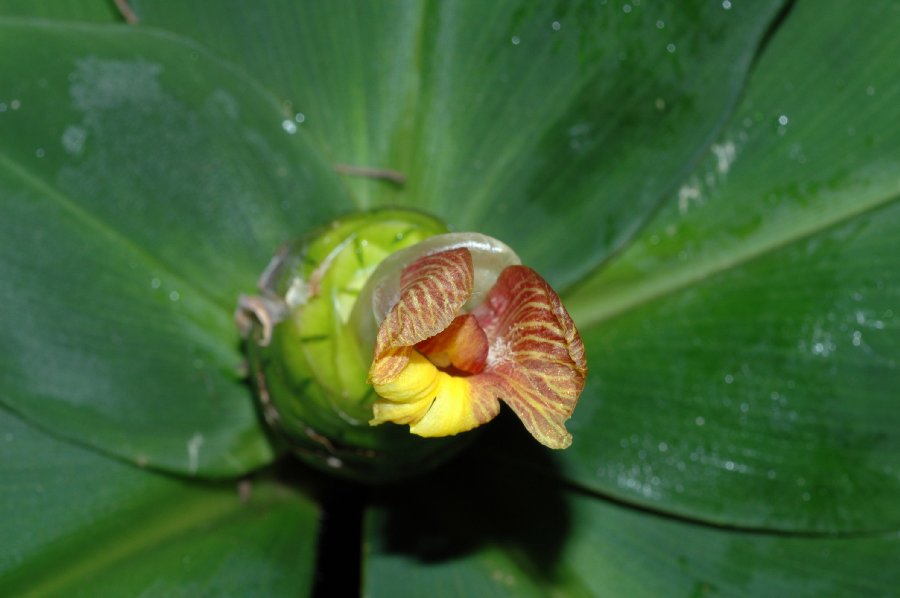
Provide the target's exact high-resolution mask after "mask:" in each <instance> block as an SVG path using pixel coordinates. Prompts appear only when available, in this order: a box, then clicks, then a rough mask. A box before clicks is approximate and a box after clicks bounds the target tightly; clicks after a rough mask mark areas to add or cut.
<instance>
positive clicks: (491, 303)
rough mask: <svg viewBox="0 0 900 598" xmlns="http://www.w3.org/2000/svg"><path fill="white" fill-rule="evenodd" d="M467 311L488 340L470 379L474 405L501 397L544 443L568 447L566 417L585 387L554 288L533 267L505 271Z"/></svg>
mask: <svg viewBox="0 0 900 598" xmlns="http://www.w3.org/2000/svg"><path fill="white" fill-rule="evenodd" d="M472 314H473V315H474V316H475V318H476V319H477V320H478V322H479V324H481V326H482V328H483V329H484V330H485V332H486V334H487V337H488V339H490V344H491V347H490V354H489V356H488V363H487V368H486V370H485V371H484V373H482V374H479V375H477V376H473V377H471V378H470V382H471V383H472V392H473V395H474V397H473V398H474V399H475V401H476V402H481V401H487V400H488V399H489V398H500V399H501V400H503V401H504V402H505V403H506V404H507V405H509V406H510V407H511V408H512V410H513V411H514V412H515V413H516V415H517V416H518V417H519V419H520V420H522V423H523V424H524V425H525V428H526V429H527V430H528V431H529V432H530V433H531V435H532V436H534V437H535V438H536V439H537V440H538V441H539V442H541V443H542V444H544V445H546V446H548V447H550V448H566V447H568V446H569V445H570V444H571V443H572V436H571V434H569V433H568V431H567V430H566V427H565V422H566V420H568V419H569V418H570V417H571V416H572V412H573V411H574V409H575V405H576V403H577V402H578V397H579V395H580V394H581V391H582V390H583V389H584V381H585V377H586V376H587V361H586V360H585V355H584V343H582V341H581V336H580V335H579V334H578V331H577V330H576V329H575V324H574V323H573V322H572V318H571V317H570V316H569V314H568V312H567V311H566V309H565V308H564V307H563V305H562V302H561V301H560V299H559V296H558V295H557V294H556V292H555V291H554V290H553V289H552V288H550V285H549V284H547V282H546V281H544V279H543V278H541V277H540V275H538V274H537V273H536V272H535V271H534V270H532V269H530V268H527V267H525V266H510V267H508V268H506V269H505V270H504V271H503V273H502V274H501V275H500V277H499V278H498V279H497V283H496V284H495V285H494V287H493V288H492V289H491V291H490V293H488V296H487V298H486V299H485V302H484V303H483V304H482V305H480V306H479V307H478V308H476V309H475V310H474V311H473V312H472Z"/></svg>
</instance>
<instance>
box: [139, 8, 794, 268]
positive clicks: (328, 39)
mask: <svg viewBox="0 0 900 598" xmlns="http://www.w3.org/2000/svg"><path fill="white" fill-rule="evenodd" d="M132 4H133V7H134V10H135V12H136V13H137V14H138V15H139V16H140V17H141V19H142V23H144V24H145V25H154V26H161V27H166V28H171V29H172V30H174V31H179V32H183V33H185V34H187V35H190V36H192V37H195V38H196V39H198V40H199V41H201V42H203V43H206V44H208V45H209V46H210V47H211V48H212V49H213V50H214V51H216V52H218V53H220V54H221V55H223V56H225V57H227V58H228V59H230V60H233V61H234V62H236V63H237V64H240V65H242V66H243V67H244V68H245V69H246V70H247V71H248V72H250V73H252V74H253V75H254V76H256V77H258V78H259V79H260V81H261V82H263V83H264V84H265V85H266V86H267V87H269V88H270V89H272V90H273V91H275V93H277V94H278V95H279V96H280V97H282V98H283V99H284V100H286V101H287V102H289V103H290V105H291V106H292V108H291V110H292V111H295V112H296V115H295V118H297V119H299V120H302V124H301V125H300V126H301V127H302V128H303V129H305V130H307V131H308V132H309V133H310V136H311V137H312V138H313V139H315V141H316V143H317V146H318V147H319V148H320V149H321V151H322V153H323V155H325V156H326V157H327V158H328V159H329V160H331V161H332V162H338V163H348V164H352V165H355V166H366V167H372V166H375V167H382V168H391V169H394V170H398V171H400V172H402V173H404V174H405V175H406V177H407V183H406V185H405V187H404V189H403V190H402V191H401V192H399V193H398V192H397V190H396V188H394V187H392V186H389V185H385V184H383V183H378V184H372V183H364V182H360V184H359V185H357V186H355V187H354V191H355V196H356V198H357V203H358V205H360V206H363V207H365V206H374V205H383V204H385V203H396V202H400V203H403V204H410V205H415V206H417V207H421V208H423V209H427V210H429V211H431V212H433V213H435V214H436V215H438V216H441V217H443V218H445V219H447V221H448V223H449V224H450V225H451V226H453V227H455V228H456V229H457V230H477V231H479V232H483V233H486V234H489V235H491V236H494V237H497V238H498V239H502V240H504V241H505V242H507V243H508V244H510V245H511V246H512V247H513V248H514V249H515V250H516V251H517V252H518V253H519V254H520V255H521V257H522V259H523V262H524V263H527V264H529V265H531V266H533V267H535V268H536V269H537V270H539V271H540V272H541V273H542V274H543V275H545V276H546V277H547V279H548V280H549V281H550V282H551V283H553V284H562V283H567V282H572V281H573V280H575V279H576V278H577V277H578V276H579V275H581V274H584V273H585V272H586V271H587V270H588V269H590V268H591V267H592V266H594V265H596V264H597V263H598V262H599V261H600V260H601V259H603V258H604V257H606V256H607V255H608V254H609V252H610V251H611V250H614V249H615V248H617V247H619V246H621V245H622V243H623V242H624V241H626V240H627V239H628V238H629V236H630V235H631V234H633V233H634V231H635V230H636V229H637V227H638V226H639V225H640V224H641V223H643V222H644V220H645V219H646V217H647V216H648V215H649V214H650V212H651V211H652V210H653V208H654V207H655V206H656V205H657V204H658V203H659V201H660V200H661V199H662V198H663V197H664V194H665V193H667V192H668V191H669V190H670V189H671V188H672V187H673V186H675V185H676V184H677V182H678V181H679V180H680V179H681V178H682V177H683V176H684V175H685V174H686V172H687V171H688V170H689V168H690V166H691V164H692V161H693V160H694V159H695V157H696V156H697V155H698V154H699V153H700V151H701V150H702V148H703V147H704V146H705V144H706V143H708V141H709V139H710V137H711V136H712V135H713V133H714V132H715V130H716V128H717V127H718V126H719V125H720V124H721V121H722V120H723V119H724V117H725V116H726V115H727V113H728V112H729V111H730V109H731V108H732V106H733V103H734V101H735V99H736V97H737V94H738V92H739V91H740V89H741V85H742V83H743V81H744V77H745V74H746V70H747V68H748V67H749V65H750V61H751V59H752V57H753V55H754V52H755V50H756V47H757V43H758V41H759V39H760V38H761V37H762V35H763V33H764V32H765V29H766V26H767V25H768V23H769V22H770V20H771V19H772V17H773V16H774V14H775V12H776V11H777V9H778V7H779V6H780V4H781V3H780V2H777V1H767V2H755V3H752V4H751V3H734V4H735V5H734V6H733V7H732V6H731V5H730V4H729V7H730V8H729V9H728V10H726V9H723V7H722V5H721V4H719V3H715V2H692V3H691V4H690V5H689V6H687V7H682V6H676V5H674V4H669V3H657V4H652V5H641V4H640V3H633V4H624V5H623V4H620V3H617V2H610V3H603V2H595V1H594V0H586V1H579V2H566V3H542V2H518V1H517V2H491V3H485V2H481V1H479V0H472V1H467V2H436V3H430V4H429V3H422V2H362V3H360V2H354V1H345V2H328V3H317V2H292V1H289V0H281V1H271V2H265V3H255V4H254V6H252V7H248V6H247V4H246V3H243V2H228V3H226V5H225V6H224V7H221V6H220V7H219V8H217V9H216V10H209V8H208V7H206V6H204V5H202V4H197V3H186V2H183V3H174V2H159V1H156V0H135V1H134V2H133V3H132ZM626 7H627V8H626ZM651 165H652V167H651ZM635 173H638V176H635ZM588 222H589V223H591V224H590V225H589V226H585V224H586V223H588ZM572 223H580V225H581V228H582V230H581V233H580V234H579V235H577V236H573V235H572V234H571V229H572Z"/></svg>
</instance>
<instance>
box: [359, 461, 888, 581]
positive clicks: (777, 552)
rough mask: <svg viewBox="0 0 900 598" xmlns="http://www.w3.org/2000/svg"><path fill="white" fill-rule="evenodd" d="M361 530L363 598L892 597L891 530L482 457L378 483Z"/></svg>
mask: <svg viewBox="0 0 900 598" xmlns="http://www.w3.org/2000/svg"><path fill="white" fill-rule="evenodd" d="M492 468H496V469H494V470H492ZM366 531H367V534H368V536H367V544H366V546H367V549H366V560H365V567H364V594H365V595H366V596H370V597H372V598H377V597H379V596H390V597H399V596H423V595H428V596H432V597H435V598H437V597H443V596H448V597H449V596H548V595H558V596H573V597H575V596H707V595H709V596H736V595H742V596H854V595H856V596H859V595H866V596H887V595H890V594H891V593H892V592H894V591H895V590H896V588H897V587H898V584H900V573H898V571H897V569H896V567H894V566H892V565H893V563H896V561H897V559H898V558H900V537H898V536H897V534H896V533H891V534H874V535H871V536H855V537H845V538H839V537H815V536H807V537H790V536H785V535H777V534H775V535H773V534H766V533H754V532H739V531H735V530H729V529H717V528H715V527H709V526H705V525H698V524H692V523H687V522H684V521H679V520H677V519H668V518H665V517H660V516H657V515H654V514H652V513H647V512H641V511H635V510H633V509H629V508H626V507H622V506H620V505H615V504H611V503H608V502H605V501H598V500H596V498H595V497H592V496H585V495H582V494H580V493H578V492H577V491H572V490H571V489H568V488H565V487H561V486H559V485H557V484H553V483H552V482H550V481H549V480H547V479H544V478H542V477H540V476H530V475H529V474H527V473H523V471H522V470H518V469H509V467H508V466H506V465H503V464H501V463H498V462H496V461H492V460H490V459H488V460H485V459H483V458H481V457H478V458H476V459H470V460H469V461H468V462H467V463H464V464H462V466H460V467H459V468H457V469H456V470H449V471H447V470H444V471H441V472H438V474H437V475H435V476H433V477H432V478H430V479H428V480H426V481H425V482H423V483H418V484H415V485H412V486H409V487H404V488H399V489H396V490H395V491H392V492H390V493H386V494H385V495H384V496H382V498H381V500H380V501H379V502H378V503H376V505H375V506H374V507H373V508H372V509H371V510H370V511H369V513H368V516H367V523H366Z"/></svg>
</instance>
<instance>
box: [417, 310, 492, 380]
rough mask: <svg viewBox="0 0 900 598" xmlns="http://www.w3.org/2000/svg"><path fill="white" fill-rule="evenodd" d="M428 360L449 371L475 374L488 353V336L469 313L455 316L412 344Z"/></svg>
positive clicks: (484, 362) (485, 361) (482, 364)
mask: <svg viewBox="0 0 900 598" xmlns="http://www.w3.org/2000/svg"><path fill="white" fill-rule="evenodd" d="M415 347H416V350H418V351H419V353H422V354H423V355H425V356H426V357H427V358H428V359H429V361H431V363H433V364H434V365H436V366H437V367H438V368H440V369H442V370H444V371H447V372H448V373H451V374H458V375H459V374H461V375H466V374H478V373H480V372H482V371H483V370H484V367H485V365H486V363H487V356H488V348H489V343H488V338H487V335H486V334H485V332H484V329H483V328H482V327H481V325H480V324H479V323H478V320H476V319H475V316H473V315H471V314H464V315H461V316H457V317H456V318H455V319H454V320H453V321H452V322H451V323H450V325H449V326H448V327H447V328H446V329H445V330H443V331H442V332H439V333H438V334H436V335H434V336H432V337H431V338H429V339H426V340H424V341H422V342H420V343H417V344H416V345H415Z"/></svg>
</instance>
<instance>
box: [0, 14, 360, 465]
mask: <svg viewBox="0 0 900 598" xmlns="http://www.w3.org/2000/svg"><path fill="white" fill-rule="evenodd" d="M0 29H2V35H0V72H3V73H6V74H7V79H6V80H8V81H11V82H12V83H11V85H7V86H6V87H5V88H4V91H3V93H4V94H5V95H4V97H3V98H2V100H0V101H2V107H3V110H2V111H0V213H2V214H3V218H2V219H0V255H2V256H3V258H2V260H0V280H2V281H3V285H2V286H0V325H2V327H3V329H4V330H5V331H6V332H5V334H4V335H3V336H2V338H0V353H2V354H3V355H4V359H3V361H2V363H0V401H2V402H3V403H4V404H6V405H8V406H11V407H13V408H14V409H16V410H17V411H18V412H20V413H22V414H24V415H25V416H26V417H27V418H29V419H31V420H34V421H36V422H38V423H39V424H40V425H42V426H45V427H48V428H51V429H53V430H56V431H59V432H60V433H62V434H65V435H67V436H70V437H73V438H77V439H79V440H81V441H83V442H88V443H90V444H93V445H96V446H98V447H101V448H104V449H106V450H109V451H112V452H114V453H116V454H118V455H121V456H123V457H126V458H128V459H131V460H134V461H136V462H139V463H143V464H149V465H151V466H158V467H163V468H167V469H174V470H179V471H183V472H186V473H192V474H194V473H204V474H209V475H224V474H234V473H239V472H242V471H246V470H248V469H250V468H253V467H257V466H259V465H260V464H262V463H265V462H266V461H267V460H268V459H269V458H270V457H271V449H270V448H269V446H268V443H267V441H266V439H265V436H264V434H263V432H262V431H261V429H260V427H259V425H258V422H257V417H256V414H255V412H254V408H253V404H252V401H251V398H250V393H249V390H248V388H247V387H246V385H244V384H243V383H242V382H241V380H240V375H239V374H238V373H237V369H238V368H239V366H240V362H241V355H240V354H239V353H238V348H239V347H238V337H237V331H236V329H235V327H234V325H233V323H232V322H231V312H232V310H233V309H234V306H235V302H236V297H237V295H238V294H239V292H241V291H250V290H252V289H253V288H254V283H255V279H256V277H257V275H258V273H259V272H261V271H262V269H263V267H264V266H265V264H266V262H267V261H268V259H269V257H270V255H271V254H272V253H273V252H274V249H275V248H276V247H277V246H278V244H279V243H281V242H283V241H284V240H286V239H288V238H290V237H291V236H292V235H296V234H297V233H298V231H299V230H302V229H305V228H307V227H310V226H314V225H317V224H320V223H322V222H324V221H327V219H328V218H330V217H332V216H333V215H334V214H336V213H337V212H338V211H340V210H342V209H347V208H348V207H349V202H348V201H347V199H346V196H345V195H344V194H343V193H342V191H341V189H340V188H339V187H337V186H336V185H335V179H333V178H332V177H331V175H330V172H329V169H328V168H327V167H325V166H324V165H323V164H322V163H321V162H320V161H319V160H318V159H317V158H316V156H315V155H314V154H313V153H312V152H311V151H310V150H309V149H308V147H307V146H306V144H304V143H303V141H302V139H301V137H302V134H296V135H294V134H292V133H295V132H296V131H295V130H294V129H290V128H285V127H284V123H283V121H284V120H285V117H284V115H283V114H281V113H280V112H279V109H278V107H277V106H276V105H273V103H272V102H271V101H270V98H269V97H268V96H266V95H264V94H263V93H260V92H258V91H257V90H256V89H254V84H253V83H252V82H249V81H247V80H244V79H243V78H242V77H241V76H240V75H239V74H237V72H236V71H233V70H231V69H229V68H227V67H224V66H221V65H219V64H218V63H217V62H216V61H215V60H213V59H210V58H208V57H206V56H205V55H204V54H203V51H202V50H201V49H200V48H198V47H197V46H194V45H191V44H190V43H186V42H182V41H178V40H176V39H173V38H172V37H171V36H168V35H160V34H149V33H142V32H134V31H128V30H126V29H125V28H119V29H110V28H105V29H101V28H91V27H82V26H74V25H62V24H50V23H46V22H44V23H41V22H30V23H23V22H14V21H8V22H3V23H2V24H0ZM26 55H27V56H28V57H29V59H28V60H27V61H23V60H22V59H21V57H22V56H26Z"/></svg>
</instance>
